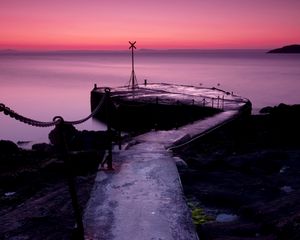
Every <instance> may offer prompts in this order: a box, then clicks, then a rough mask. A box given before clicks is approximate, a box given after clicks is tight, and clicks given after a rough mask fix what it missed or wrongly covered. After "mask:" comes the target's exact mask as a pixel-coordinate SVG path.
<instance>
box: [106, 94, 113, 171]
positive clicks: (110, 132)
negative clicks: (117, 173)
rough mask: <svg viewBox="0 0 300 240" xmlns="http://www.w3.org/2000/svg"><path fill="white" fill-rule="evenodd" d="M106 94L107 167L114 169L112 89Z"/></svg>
mask: <svg viewBox="0 0 300 240" xmlns="http://www.w3.org/2000/svg"><path fill="white" fill-rule="evenodd" d="M105 95H106V98H107V104H106V115H107V116H106V117H107V135H108V156H107V169H109V170H113V166H112V131H111V113H110V109H109V108H110V101H111V99H110V89H109V88H106V89H105Z"/></svg>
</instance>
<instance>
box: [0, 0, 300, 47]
mask: <svg viewBox="0 0 300 240" xmlns="http://www.w3.org/2000/svg"><path fill="white" fill-rule="evenodd" d="M299 26H300V1H299V0H251V1H249V0H209V1H202V0H186V1H183V0H172V1H171V0H152V1H142V0H132V1H129V0H119V1H118V0H109V1H101V0H88V1H87V0H1V1H0V35H1V38H0V49H11V48H12V49H34V50H41V49H47V50H60V49H87V50H92V49H126V48H127V47H128V46H127V45H128V41H129V40H135V41H137V42H138V47H139V48H155V49H166V48H167V49H169V48H201V49H211V48H213V49H216V48H273V47H280V46H282V45H286V44H295V43H300V27H299Z"/></svg>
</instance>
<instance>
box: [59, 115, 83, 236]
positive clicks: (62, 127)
mask: <svg viewBox="0 0 300 240" xmlns="http://www.w3.org/2000/svg"><path fill="white" fill-rule="evenodd" d="M58 119H59V120H60V121H59V122H58V123H57V125H56V128H57V130H58V133H57V134H58V135H57V138H58V139H57V143H58V146H57V147H58V151H59V152H60V154H61V156H62V158H63V162H64V166H65V173H66V178H67V183H68V188H69V193H70V196H71V201H72V206H73V211H74V216H75V221H76V228H75V235H76V239H80V240H84V228H83V222H82V214H81V209H80V205H79V202H78V196H77V191H76V186H75V181H74V175H73V171H72V167H71V161H70V158H69V154H68V150H69V149H68V142H67V136H66V134H67V133H66V124H65V122H64V119H63V118H62V117H60V116H58V117H55V118H54V119H53V121H57V120H58Z"/></svg>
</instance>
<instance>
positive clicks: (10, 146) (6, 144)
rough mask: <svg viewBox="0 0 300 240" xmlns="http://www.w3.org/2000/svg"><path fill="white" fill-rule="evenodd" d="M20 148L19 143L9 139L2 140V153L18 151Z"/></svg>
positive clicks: (0, 150) (0, 144) (0, 142)
mask: <svg viewBox="0 0 300 240" xmlns="http://www.w3.org/2000/svg"><path fill="white" fill-rule="evenodd" d="M18 151H19V148H18V146H17V144H15V143H14V142H12V141H8V140H0V154H12V153H17V152H18Z"/></svg>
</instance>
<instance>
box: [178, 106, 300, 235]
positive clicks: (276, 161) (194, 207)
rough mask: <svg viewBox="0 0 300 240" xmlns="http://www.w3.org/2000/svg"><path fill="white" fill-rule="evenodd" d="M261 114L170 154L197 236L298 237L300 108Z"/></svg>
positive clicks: (239, 121)
mask: <svg viewBox="0 0 300 240" xmlns="http://www.w3.org/2000/svg"><path fill="white" fill-rule="evenodd" d="M262 112H264V113H266V115H253V116H249V117H247V118H244V119H239V120H237V121H235V122H233V123H231V124H230V125H226V126H224V127H222V128H221V129H219V130H217V131H215V132H213V133H212V134H210V135H208V136H206V137H204V138H202V139H201V140H199V141H197V142H195V143H194V144H192V145H190V146H189V147H187V148H185V149H180V150H179V151H177V153H176V154H178V155H179V156H180V157H181V158H182V159H183V160H184V161H185V162H186V163H187V167H181V168H180V175H181V179H182V183H183V186H184V191H185V194H186V197H187V201H188V203H189V205H190V207H191V211H192V215H193V218H194V222H195V224H196V226H197V231H198V234H199V236H200V239H201V240H206V239H228V240H229V239H230V240H233V239H247V240H248V239H261V240H262V239H264V240H267V239H268V240H270V239H300V207H299V204H298V202H299V201H300V179H299V173H300V161H299V159H300V144H299V136H300V135H299V134H300V126H299V120H300V106H299V105H295V106H286V105H284V104H281V105H279V106H277V107H274V108H271V107H268V108H264V109H262Z"/></svg>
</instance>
